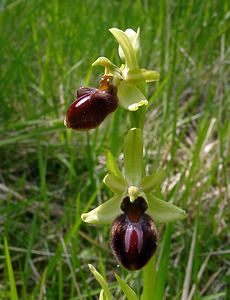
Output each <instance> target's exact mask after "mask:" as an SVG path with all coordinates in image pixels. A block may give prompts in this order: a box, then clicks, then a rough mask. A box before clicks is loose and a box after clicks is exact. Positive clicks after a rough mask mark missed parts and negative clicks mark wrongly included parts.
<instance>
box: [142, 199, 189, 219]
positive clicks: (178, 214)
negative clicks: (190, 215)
mask: <svg viewBox="0 0 230 300" xmlns="http://www.w3.org/2000/svg"><path fill="white" fill-rule="evenodd" d="M147 198H148V209H147V211H146V213H147V214H148V215H150V216H151V217H152V218H153V221H155V222H156V223H168V222H173V221H177V220H182V219H184V218H186V213H185V211H184V210H183V209H181V208H179V207H177V206H175V205H173V204H171V203H168V202H166V201H163V200H161V199H159V198H158V197H156V196H154V195H153V194H148V195H147Z"/></svg>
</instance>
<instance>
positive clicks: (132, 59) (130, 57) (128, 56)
mask: <svg viewBox="0 0 230 300" xmlns="http://www.w3.org/2000/svg"><path fill="white" fill-rule="evenodd" d="M109 31H110V32H111V33H112V34H113V36H114V37H115V39H116V40H117V42H118V43H119V45H120V46H121V48H122V50H123V53H124V56H125V61H126V66H127V67H128V68H129V69H136V68H138V62H137V57H136V53H135V50H134V48H133V46H132V44H131V42H130V40H129V38H128V36H127V35H126V34H125V32H124V31H122V30H120V29H117V28H111V29H109Z"/></svg>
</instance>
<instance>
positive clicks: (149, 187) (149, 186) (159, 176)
mask: <svg viewBox="0 0 230 300" xmlns="http://www.w3.org/2000/svg"><path fill="white" fill-rule="evenodd" d="M165 176H166V173H165V171H164V170H163V169H158V170H157V171H156V172H154V173H153V174H152V175H149V176H145V177H144V178H142V180H141V183H140V186H141V188H142V189H143V191H144V192H145V193H149V192H151V191H153V190H154V189H156V188H157V187H158V186H160V185H161V183H162V182H163V180H164V178H165Z"/></svg>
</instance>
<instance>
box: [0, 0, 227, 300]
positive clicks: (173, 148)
mask: <svg viewBox="0 0 230 300" xmlns="http://www.w3.org/2000/svg"><path fill="white" fill-rule="evenodd" d="M229 19H230V4H229V2H228V1H225V0H219V1H215V0H213V1H211V0H207V1H198V0H189V1H182V0H179V1H171V0H161V1H134V2H133V1H123V2H121V1H109V2H102V1H90V0H86V1H84V2H83V1H70V0H68V1H58V0H51V1H42V0H36V1H35V0H31V1H25V0H21V1H20V0H18V1H1V2H0V27H1V33H0V44H1V47H0V62H1V72H0V99H1V100H0V101H1V112H0V137H1V138H0V157H1V163H0V299H9V298H10V297H11V296H10V295H12V293H13V294H15V290H14V280H15V284H16V286H17V292H18V295H19V299H23V300H24V299H25V300H27V299H59V300H62V299H95V295H97V293H98V292H99V288H98V286H97V283H96V282H95V281H94V279H93V278H92V277H91V275H90V274H89V273H90V272H89V270H88V267H87V264H88V263H92V264H94V265H95V266H97V268H98V269H99V270H100V271H101V272H102V273H104V272H106V274H107V277H108V279H109V280H111V281H114V277H113V274H112V271H114V270H115V271H116V272H118V273H119V274H120V273H121V275H122V276H123V277H124V278H126V279H127V280H128V282H129V283H131V285H132V286H133V287H134V289H135V291H137V292H140V291H141V288H142V286H141V284H142V283H141V273H140V272H136V273H134V274H129V273H128V272H126V271H125V270H123V269H122V268H120V270H117V266H116V265H117V263H116V261H115V260H114V258H113V257H111V254H110V251H109V248H108V239H109V228H103V227H101V228H95V227H90V226H86V225H84V224H82V223H81V220H80V214H81V213H82V212H83V211H84V210H87V209H89V208H90V207H94V206H95V205H96V204H97V203H100V202H101V201H103V200H105V199H107V198H108V197H109V194H108V191H107V190H106V189H105V188H104V186H102V185H101V184H100V182H101V180H102V178H103V176H104V175H105V166H104V156H103V149H104V148H111V149H112V151H113V153H114V154H115V155H118V154H119V153H120V151H122V149H121V145H120V141H121V139H122V138H123V136H124V134H125V132H126V131H127V129H128V128H129V119H128V116H127V115H126V112H124V111H122V110H121V109H120V110H118V111H117V112H116V113H115V114H113V115H112V116H110V117H109V118H107V120H106V121H105V123H104V124H103V125H102V126H101V127H100V128H99V129H97V130H94V131H92V132H90V133H77V132H71V131H69V130H66V129H65V127H64V126H63V119H64V114H65V110H66V108H67V106H68V105H69V104H70V103H71V101H73V100H74V91H75V89H76V88H77V87H79V86H80V85H91V86H97V85H98V82H99V76H100V74H102V72H103V70H102V69H100V68H95V69H92V68H91V64H92V62H93V61H94V60H95V59H96V58H97V57H98V56H107V57H109V58H110V59H111V60H113V61H114V62H115V63H117V64H120V61H119V59H118V55H117V44H116V42H115V41H114V39H113V38H112V36H111V35H110V33H109V31H108V29H109V28H111V27H119V28H121V29H123V30H125V29H126V28H133V29H137V27H140V28H141V39H142V40H141V42H142V66H143V67H149V68H154V69H156V70H158V71H159V72H160V73H161V80H160V82H159V83H158V84H157V85H151V86H149V92H148V95H149V99H150V103H151V105H150V108H149V113H148V115H147V122H146V127H145V133H144V134H145V146H146V158H145V160H146V166H147V170H148V171H151V170H153V169H154V168H156V167H157V166H158V165H160V164H161V165H164V166H166V167H167V173H168V180H167V181H166V182H165V183H164V186H163V191H162V192H163V194H164V196H165V198H166V199H171V200H172V201H173V202H174V203H177V204H178V205H180V206H182V207H183V208H184V209H186V210H187V212H188V214H189V217H188V219H187V220H185V221H183V222H177V223H175V224H170V225H168V226H167V227H166V228H163V227H162V228H161V227H160V228H159V231H160V233H161V234H160V236H161V239H160V245H159V251H158V256H157V257H158V262H159V265H158V266H159V272H158V277H157V283H156V285H157V293H158V297H159V300H161V299H183V300H185V299H228V296H229V293H230V291H229V290H227V287H228V286H230V274H229V270H228V269H229V258H230V251H229V244H230V237H229V224H228V220H229V216H230V210H229V205H228V203H229V202H228V201H229V158H230V155H229V136H230V122H229V120H230V97H229V96H230V95H229V61H230V57H229V53H230V46H229V45H230V44H229V32H230V31H229V27H230V25H229V24H230V22H229ZM3 237H6V239H7V241H8V246H7V249H8V250H9V252H10V257H9V255H8V252H7V251H8V250H7V249H6V248H5V247H4V240H3ZM192 239H193V241H194V242H193V244H192ZM191 244H192V246H191ZM4 248H5V250H4ZM10 260H11V264H12V267H13V272H14V280H13V281H12V280H11V281H9V274H11V272H10V269H9V266H10V263H9V262H10ZM7 270H8V271H7ZM8 273H9V274H8ZM11 278H12V276H11ZM11 283H12V284H11ZM111 287H112V289H113V293H114V295H115V297H116V298H117V299H122V296H121V294H120V290H119V288H118V286H117V285H114V284H113V283H111ZM12 289H13V291H12ZM10 291H11V292H10ZM10 299H14V298H12V297H11V298H10Z"/></svg>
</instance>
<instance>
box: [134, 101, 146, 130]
mask: <svg viewBox="0 0 230 300" xmlns="http://www.w3.org/2000/svg"><path fill="white" fill-rule="evenodd" d="M145 114H146V107H145V106H142V107H140V108H139V109H138V110H137V111H134V112H130V118H131V124H132V127H136V128H141V129H143V128H144V124H145Z"/></svg>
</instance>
